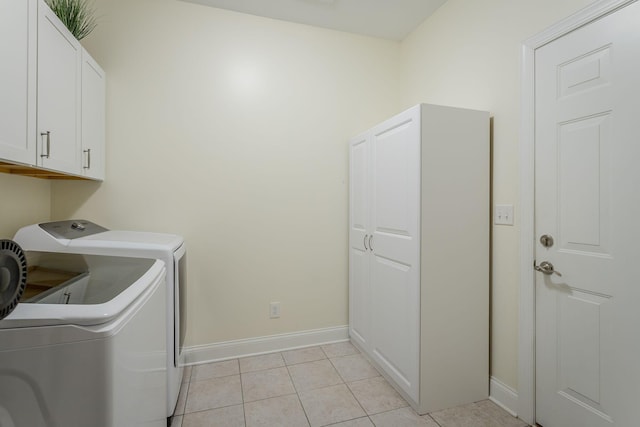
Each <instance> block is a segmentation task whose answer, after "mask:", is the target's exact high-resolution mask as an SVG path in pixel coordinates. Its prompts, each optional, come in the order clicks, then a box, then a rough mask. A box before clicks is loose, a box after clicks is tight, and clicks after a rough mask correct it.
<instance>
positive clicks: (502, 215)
mask: <svg viewBox="0 0 640 427" xmlns="http://www.w3.org/2000/svg"><path fill="white" fill-rule="evenodd" d="M493 223H494V224H496V225H513V205H496V207H495V209H494V210H493Z"/></svg>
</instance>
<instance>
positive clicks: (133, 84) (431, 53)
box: [0, 0, 591, 387]
mask: <svg viewBox="0 0 640 427" xmlns="http://www.w3.org/2000/svg"><path fill="white" fill-rule="evenodd" d="M590 2H591V0H563V1H561V2H558V1H554V0H539V1H533V0H485V1H482V2H479V1H477V0H449V1H448V2H447V3H446V4H445V5H444V6H443V7H442V8H440V9H439V10H438V11H437V13H436V14H435V15H434V16H433V17H432V18H430V19H428V20H427V21H426V22H425V23H424V24H423V25H422V26H421V27H419V28H418V29H417V30H416V31H415V32H414V33H413V34H412V35H410V36H409V38H408V39H407V40H405V41H404V42H403V43H401V44H396V43H391V42H385V41H381V40H375V39H370V38H365V37H358V36H353V35H348V34H344V33H339V32H333V31H326V30H321V29H316V28H311V27H305V26H300V25H295V24H288V23H284V22H279V21H273V20H267V19H262V18H257V17H253V16H247V15H241V14H235V13H232V12H226V11H221V10H216V9H212V8H206V7H202V6H198V5H194V4H189V3H183V2H179V1H174V0H136V1H130V0H99V1H98V2H97V4H98V9H99V14H100V15H102V19H101V24H100V26H99V27H98V29H97V30H96V32H95V33H94V34H93V35H92V36H90V37H89V38H88V39H86V41H85V43H84V44H85V45H86V46H87V48H88V49H89V50H90V51H91V52H92V54H93V55H94V56H95V57H96V59H97V60H98V61H99V62H100V63H101V64H102V65H103V67H104V68H105V69H106V71H107V73H108V79H109V83H108V126H107V132H108V134H107V137H108V140H107V144H108V153H107V154H108V155H107V173H108V177H107V181H106V182H105V183H104V184H102V185H97V184H91V183H83V182H55V183H53V184H52V185H53V192H52V217H53V219H61V218H68V217H85V218H88V219H92V220H95V221H96V222H98V223H102V224H104V225H106V226H108V227H111V228H126V229H141V230H156V231H167V232H175V233H180V234H183V235H184V236H185V237H186V238H187V242H188V244H189V274H190V277H189V283H190V291H191V293H190V297H189V307H188V308H189V314H190V319H189V321H190V327H189V336H188V341H189V343H190V344H207V343H214V342H220V341H225V340H231V339H240V338H246V337H256V336H263V335H270V334H275V333H281V332H289V331H300V330H306V329H315V328H321V327H328V326H338V325H344V324H346V322H347V250H346V248H347V227H346V225H347V216H346V215H347V176H348V169H347V150H346V142H345V141H346V139H347V138H348V137H349V136H350V135H352V134H355V133H357V132H359V131H361V130H363V129H365V128H367V127H369V126H370V125H372V124H374V123H375V122H377V121H379V120H382V119H384V118H386V117H387V116H389V115H391V114H393V113H396V112H398V111H400V109H402V108H405V107H408V106H410V105H413V104H415V103H418V102H430V103H437V104H445V105H454V106H462V107H470V108H477V109H485V110H488V111H490V112H491V114H492V115H493V117H494V147H493V150H494V153H493V167H494V171H493V177H494V178H493V179H494V183H493V201H494V203H513V204H514V205H515V207H516V225H515V226H514V227H505V226H501V227H496V228H495V229H494V231H493V285H492V286H493V289H492V352H491V353H492V366H491V372H492V375H493V376H495V377H497V378H498V379H500V380H501V381H503V382H505V383H506V384H508V385H511V386H513V387H516V386H517V322H518V309H517V302H518V301H517V293H518V275H519V271H518V263H519V260H518V249H519V234H518V233H519V224H518V220H519V214H520V213H519V212H518V197H519V194H518V189H519V182H518V173H519V171H518V126H519V112H520V105H519V102H520V94H519V77H518V76H519V65H520V64H519V60H520V56H519V55H520V43H521V42H522V41H523V40H524V39H526V38H527V37H529V36H531V35H533V34H535V33H537V32H539V31H541V30H543V29H544V28H545V27H547V26H549V25H551V24H553V23H554V22H556V21H558V20H559V19H561V18H563V17H565V16H568V15H570V14H571V13H573V12H575V11H577V10H578V9H580V8H581V7H583V6H586V5H587V4H589V3H590ZM16 179H17V180H16ZM14 180H16V181H14ZM9 185H10V186H13V185H17V187H12V188H15V189H19V190H18V191H13V190H12V191H9V192H7V194H12V195H13V194H15V195H16V197H18V196H19V197H20V198H21V199H23V198H25V195H24V194H23V193H24V192H28V193H34V192H35V193H38V192H41V193H42V194H46V191H47V189H46V188H45V187H46V185H44V186H43V184H33V183H32V182H31V181H29V182H26V181H23V179H20V178H14V177H11V178H4V177H0V188H2V189H3V191H4V188H5V187H7V186H9ZM3 194H5V192H3ZM30 197H31V196H29V199H28V200H21V201H20V202H19V204H17V205H16V206H21V208H20V209H18V208H16V211H15V212H17V214H14V215H13V219H11V218H9V217H8V219H7V220H3V222H2V224H1V227H2V231H4V232H5V233H9V234H6V235H11V234H12V233H13V232H14V231H15V228H16V227H17V226H18V225H22V224H24V223H29V222H35V220H23V219H24V216H23V215H21V214H20V212H27V211H29V212H38V215H41V216H43V217H44V216H46V212H47V209H46V207H44V206H38V207H37V208H36V209H35V210H34V208H33V207H32V205H33V204H34V200H35V199H33V198H30ZM36 216H37V215H36ZM270 301H281V302H282V318H281V319H279V320H269V319H268V316H267V308H268V303H269V302H270Z"/></svg>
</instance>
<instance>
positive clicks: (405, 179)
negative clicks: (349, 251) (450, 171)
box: [370, 106, 421, 401]
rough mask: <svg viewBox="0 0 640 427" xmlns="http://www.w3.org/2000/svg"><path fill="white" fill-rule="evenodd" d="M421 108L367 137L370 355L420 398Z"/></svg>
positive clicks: (377, 128) (400, 116)
mask: <svg viewBox="0 0 640 427" xmlns="http://www.w3.org/2000/svg"><path fill="white" fill-rule="evenodd" d="M420 150H421V147H420V106H417V107H415V108H412V109H410V110H408V111H406V112H404V113H402V114H400V115H398V116H395V117H393V118H392V119H390V120H388V121H386V122H384V123H382V124H381V125H379V126H377V127H375V128H374V129H373V130H372V136H371V184H370V189H371V227H370V232H371V233H372V234H373V238H372V240H371V242H370V247H371V249H372V257H371V299H372V302H371V310H372V316H371V322H372V324H371V349H372V357H373V358H374V360H376V361H377V362H378V364H379V365H380V366H381V367H382V368H383V369H384V370H385V371H386V372H387V374H389V375H390V376H391V378H393V379H394V380H395V382H396V383H397V384H398V385H399V386H400V387H401V388H402V389H403V390H404V391H406V392H407V393H408V394H409V395H410V396H411V397H412V398H413V399H414V400H415V401H418V400H419V396H418V393H419V387H418V386H419V365H418V363H419V348H420V347H419V342H420V336H419V332H420V327H419V322H420V153H421V151H420Z"/></svg>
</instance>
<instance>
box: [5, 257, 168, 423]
mask: <svg viewBox="0 0 640 427" xmlns="http://www.w3.org/2000/svg"><path fill="white" fill-rule="evenodd" d="M16 248H18V247H17V246H16ZM21 253H22V254H24V255H23V256H24V258H25V259H26V266H27V267H26V269H27V274H26V280H25V283H26V286H25V287H24V288H23V289H24V292H23V293H21V299H20V302H19V303H18V304H17V305H16V306H15V308H14V309H13V311H12V312H11V313H10V314H8V315H7V316H6V317H5V318H4V319H2V320H0V426H2V427H63V426H101V427H122V426H131V427H134V426H135V427H142V426H145V427H165V426H166V416H165V415H166V414H165V412H166V404H165V397H166V393H167V391H166V390H167V382H166V368H167V366H166V352H167V351H166V347H167V341H166V328H165V327H164V325H165V322H164V319H165V317H166V286H165V277H166V274H165V265H164V262H163V261H160V260H156V259H145V258H133V257H115V256H104V255H89V254H68V253H59V252H53V251H51V252H39V251H24V252H21ZM5 273H6V271H5ZM6 276H7V277H9V275H8V274H7V275H6ZM7 277H5V278H7ZM7 283H9V281H6V283H5V285H6V284H7ZM158 325H162V327H160V328H158Z"/></svg>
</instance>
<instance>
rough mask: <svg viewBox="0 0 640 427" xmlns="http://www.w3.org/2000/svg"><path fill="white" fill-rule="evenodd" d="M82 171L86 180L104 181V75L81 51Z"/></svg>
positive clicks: (89, 57)
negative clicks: (87, 178)
mask: <svg viewBox="0 0 640 427" xmlns="http://www.w3.org/2000/svg"><path fill="white" fill-rule="evenodd" d="M81 115H82V171H83V174H84V175H85V176H86V177H89V178H94V179H98V180H103V179H104V140H105V74H104V71H103V70H102V68H100V66H99V65H98V64H97V63H96V62H95V61H94V60H93V58H92V57H91V56H90V55H89V54H88V53H87V51H85V50H84V49H83V50H82V107H81Z"/></svg>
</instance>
